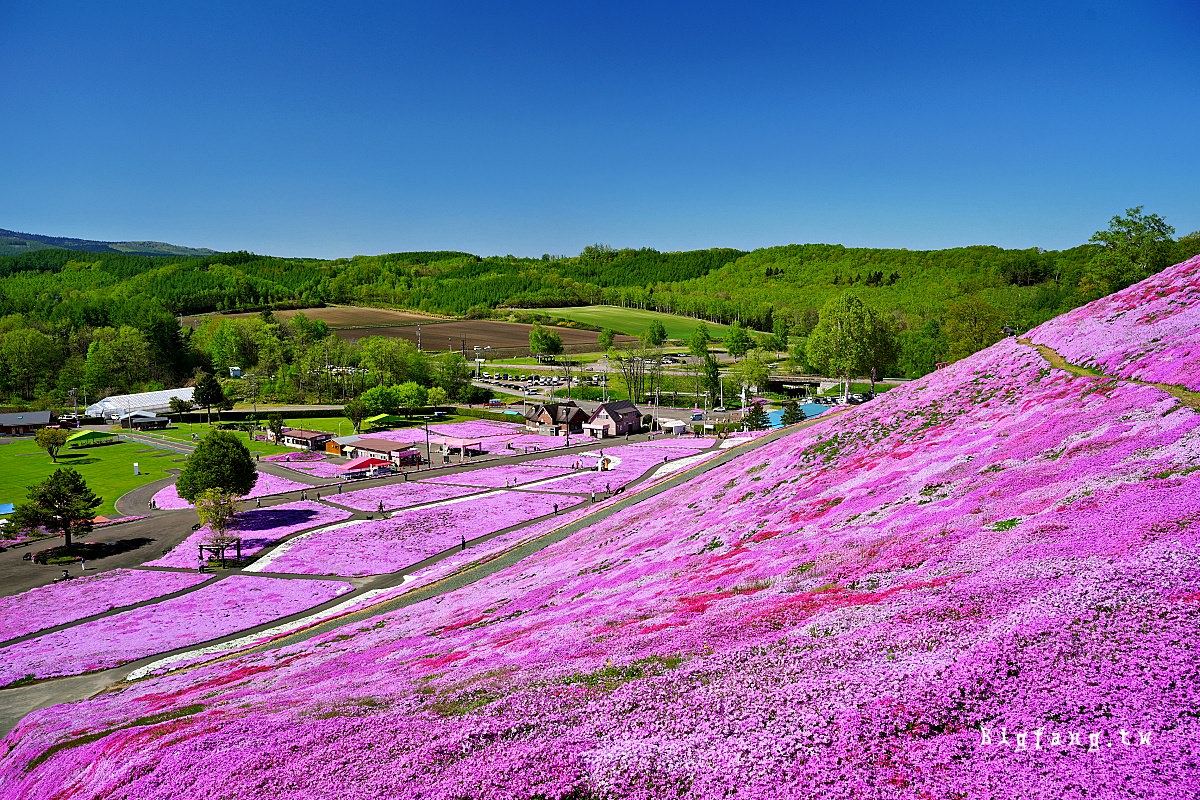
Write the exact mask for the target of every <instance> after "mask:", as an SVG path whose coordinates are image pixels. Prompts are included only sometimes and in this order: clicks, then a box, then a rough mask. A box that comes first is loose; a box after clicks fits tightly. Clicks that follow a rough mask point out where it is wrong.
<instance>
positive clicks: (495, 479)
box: [422, 463, 572, 489]
mask: <svg viewBox="0 0 1200 800" xmlns="http://www.w3.org/2000/svg"><path fill="white" fill-rule="evenodd" d="M571 471H572V470H571V469H570V468H569V467H553V466H547V465H543V464H532V463H530V464H502V465H500V466H496V467H482V468H480V469H474V470H470V471H468V472H456V473H454V474H452V475H440V476H437V477H434V478H423V479H422V480H423V481H424V482H426V483H436V484H455V485H459V486H482V487H485V488H491V489H498V488H503V487H505V486H520V485H521V484H523V483H533V482H534V481H544V480H546V479H547V478H558V477H562V476H563V475H568V474H570V473H571Z"/></svg>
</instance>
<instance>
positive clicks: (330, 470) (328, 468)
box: [278, 461, 346, 480]
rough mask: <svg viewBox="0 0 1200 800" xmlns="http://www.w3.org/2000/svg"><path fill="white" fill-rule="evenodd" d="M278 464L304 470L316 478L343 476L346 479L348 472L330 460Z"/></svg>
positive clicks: (285, 467) (295, 469) (297, 470)
mask: <svg viewBox="0 0 1200 800" xmlns="http://www.w3.org/2000/svg"><path fill="white" fill-rule="evenodd" d="M278 466H280V467H283V468H284V469H290V470H294V471H296V472H303V473H304V474H306V475H311V476H313V477H314V478H341V479H342V480H345V477H346V472H345V470H343V469H342V467H341V465H340V464H334V463H331V462H329V461H307V462H304V461H300V462H293V463H290V464H279V465H278Z"/></svg>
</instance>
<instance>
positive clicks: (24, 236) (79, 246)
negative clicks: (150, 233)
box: [0, 228, 216, 256]
mask: <svg viewBox="0 0 1200 800" xmlns="http://www.w3.org/2000/svg"><path fill="white" fill-rule="evenodd" d="M50 248H61V249H64V250H82V251H84V252H87V253H131V254H134V255H151V256H161V255H167V256H205V255H212V254H213V253H215V252H216V251H215V250H209V249H208V248H206V247H183V246H181V245H177V244H167V243H166V242H97V241H94V240H92V239H72V238H70V237H66V236H42V235H41V234H38V233H20V232H18V231H9V230H5V229H3V228H0V255H5V256H7V255H16V254H19V253H31V252H33V251H35V250H47V249H50Z"/></svg>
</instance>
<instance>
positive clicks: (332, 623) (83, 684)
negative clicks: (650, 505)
mask: <svg viewBox="0 0 1200 800" xmlns="http://www.w3.org/2000/svg"><path fill="white" fill-rule="evenodd" d="M831 416H833V415H824V416H822V417H821V418H819V419H815V420H810V421H809V422H807V423H803V424H804V425H806V426H807V425H810V424H814V423H820V422H822V421H824V420H825V419H828V418H829V417H831ZM795 430H796V428H794V427H793V428H786V429H782V430H779V431H775V432H772V433H770V434H767V435H765V436H762V437H760V438H758V439H754V440H751V441H750V442H748V443H747V444H744V445H740V446H738V447H735V448H731V449H728V450H725V451H722V452H721V453H720V454H718V455H717V456H715V457H714V458H712V459H710V460H709V461H706V462H704V463H702V464H699V465H695V466H693V467H690V468H687V469H684V470H681V471H680V472H679V473H678V474H676V475H672V476H671V477H669V478H667V479H665V480H663V481H662V482H660V483H657V484H655V485H654V486H652V487H649V488H646V489H643V490H641V491H638V490H636V486H637V484H640V483H642V482H644V481H646V480H647V479H648V478H649V476H651V475H653V474H654V472H656V471H657V470H658V468H659V467H660V466H661V465H660V464H655V465H653V466H652V467H650V468H649V469H648V470H647V471H646V472H645V473H644V474H642V475H641V476H639V477H637V478H635V479H634V480H633V481H631V482H629V483H628V484H626V487H625V489H624V493H625V496H623V497H620V499H618V500H617V501H615V502H612V503H609V504H608V505H605V506H603V507H600V508H597V510H596V512H595V513H593V514H589V515H587V516H585V517H583V518H582V519H580V520H578V521H576V522H572V523H569V524H566V525H564V526H562V527H560V528H557V529H555V530H554V531H552V532H550V533H548V534H545V535H543V536H540V537H538V538H536V539H534V540H532V541H529V542H526V543H524V544H521V545H518V546H515V547H512V548H509V549H508V550H506V551H503V552H502V553H500V554H498V555H497V556H495V557H493V558H490V559H488V560H486V561H484V562H483V563H477V564H474V565H468V566H467V567H466V568H464V569H461V570H458V571H456V572H454V573H452V574H451V575H449V576H447V577H445V578H442V579H441V580H439V581H437V582H435V583H433V584H430V585H428V586H424V587H421V588H418V589H414V590H413V591H411V592H407V593H405V594H403V595H401V596H399V597H396V598H392V599H390V600H386V601H383V602H380V603H376V604H374V605H372V606H369V607H368V608H366V609H363V610H360V611H357V612H354V613H353V614H349V615H343V616H339V617H337V618H335V619H332V620H329V621H327V622H324V623H318V624H315V625H313V626H309V627H307V628H304V629H302V630H301V631H298V632H296V633H294V634H290V635H288V636H285V637H283V638H282V639H279V640H276V641H274V642H272V643H271V644H269V645H264V647H277V646H282V645H283V644H292V643H295V642H297V641H303V640H304V639H307V638H310V637H312V636H316V635H318V634H320V633H323V632H325V631H328V630H333V629H335V628H338V627H340V626H343V625H346V624H350V623H353V622H356V621H359V620H361V619H364V618H369V617H374V616H378V615H380V614H385V613H388V612H391V611H394V610H396V609H398V608H403V607H405V606H409V605H412V604H414V603H417V602H420V601H422V600H426V599H429V598H430V597H434V596H437V595H440V594H445V593H447V592H451V591H454V590H456V589H459V588H462V587H464V586H467V585H470V584H471V583H474V582H475V581H478V580H480V579H482V578H484V577H486V576H488V575H491V574H493V573H495V572H497V571H499V570H501V569H504V568H506V567H508V566H511V565H512V564H515V563H517V562H519V561H520V560H522V559H524V558H526V557H528V556H529V555H531V554H533V553H536V552H538V551H539V550H542V549H544V548H545V547H547V546H549V545H551V544H553V543H555V542H559V541H562V540H563V539H565V538H566V537H568V536H570V535H571V534H572V533H574V532H575V531H577V530H580V529H582V528H584V527H587V526H588V525H592V524H595V523H596V522H598V521H600V520H603V519H605V518H607V517H609V516H610V515H612V514H614V513H616V512H617V511H620V510H623V509H625V508H628V507H630V506H632V505H634V504H636V503H640V502H642V501H643V500H645V499H648V498H650V497H654V496H656V495H658V494H660V493H661V492H664V491H667V490H668V489H671V488H674V487H675V486H678V485H680V484H682V483H684V482H685V481H687V480H689V479H691V478H692V477H694V476H695V475H697V474H699V473H701V472H703V471H705V470H708V469H711V468H712V467H714V466H717V465H719V464H724V463H727V462H728V461H730V460H732V459H734V458H737V457H738V456H740V455H742V454H744V453H745V452H748V451H750V450H753V449H756V448H757V447H760V446H762V445H763V444H766V443H767V442H771V441H774V440H775V439H778V438H779V437H781V436H785V435H788V434H790V433H793V432H794V431H795ZM646 438H648V437H645V436H643V437H635V438H634V439H631V440H630V443H632V442H634V441H644V440H645V439H646ZM624 443H625V440H606V441H605V442H604V443H603V444H601V443H597V442H588V443H585V444H582V445H578V446H573V447H571V448H570V449H557V450H554V451H552V452H550V453H547V452H544V451H543V452H541V453H530V454H515V455H513V456H511V457H506V458H502V459H494V460H485V461H475V462H473V463H467V464H462V465H459V464H456V465H453V466H449V467H441V468H437V469H429V470H422V471H421V472H420V477H422V478H424V477H429V476H433V475H445V474H456V473H460V472H464V471H470V470H472V469H478V468H485V467H488V466H495V465H498V464H510V463H521V462H523V461H529V460H536V459H538V458H545V457H547V456H549V455H558V454H562V453H570V452H577V451H586V450H591V449H598V448H600V447H612V446H614V445H617V444H624ZM699 452H705V451H699ZM401 482H403V478H401V477H398V476H388V477H385V478H380V479H374V480H368V481H356V482H355V483H354V487H355V488H356V489H357V488H361V487H364V486H379V485H388V484H395V483H401ZM165 483H169V481H158V482H156V484H158V485H159V486H158V488H161V484H165ZM151 486H153V485H151ZM631 489H632V491H631ZM512 490H513V489H510V491H512ZM515 490H516V491H521V489H520V488H519V487H515ZM154 491H157V488H155V489H153V491H152V490H151V489H150V487H142V488H141V489H138V490H134V492H131V493H130V495H127V496H126V497H127V498H129V503H136V502H138V501H139V498H140V494H138V493H141V494H147V493H148V495H152V494H153V492H154ZM480 491H481V492H484V491H489V492H490V491H496V490H495V489H491V488H486V489H485V488H481V489H480ZM531 491H539V490H538V489H536V488H535V489H532V490H531ZM568 494H570V493H568ZM579 494H580V493H578V492H576V493H573V495H572V496H579ZM298 497H299V492H298V491H297V492H290V493H287V494H285V495H277V496H272V497H269V498H263V500H264V507H267V506H269V505H276V504H278V503H282V502H291V501H293V500H295V499H298ZM336 497H337V495H336V493H331V494H329V495H327V496H326V499H327V500H329V501H331V502H330V504H331V505H333V504H335V502H336ZM122 499H126V498H122ZM586 502H587V501H586V500H584V499H582V498H581V499H580V502H579V503H576V504H573V505H572V506H567V507H564V508H563V509H562V510H561V512H562V513H565V512H567V511H570V510H574V509H575V508H577V507H578V505H579V504H581V503H586ZM374 516H375V515H374V514H368V513H363V512H355V513H354V517H355V518H362V519H365V518H372V517H374ZM553 516H555V515H553V514H549V515H545V516H542V517H538V518H536V519H532V520H526V521H524V522H521V523H519V524H517V525H513V526H511V527H508V528H505V529H502V530H498V531H495V532H493V533H490V534H486V535H484V536H480V537H478V538H476V539H473V540H471V541H470V542H468V546H478V545H480V544H482V543H485V542H487V541H489V540H491V539H494V538H496V537H499V536H503V535H505V534H507V533H511V532H513V531H516V530H519V529H521V528H524V527H526V526H529V525H533V524H536V523H538V522H542V521H545V520H546V519H549V518H552V517H553ZM195 520H196V516H195V512H194V511H192V510H190V509H186V510H172V511H158V512H151V514H150V516H149V517H147V518H146V519H143V520H138V521H136V522H130V523H125V524H122V525H118V526H114V527H113V528H112V529H108V530H112V531H117V530H118V529H121V530H120V531H119V535H121V536H125V537H129V538H133V537H138V536H153V538H154V545H153V547H150V548H147V547H143V548H140V549H139V550H134V551H130V552H128V553H124V554H121V555H120V556H110V557H109V558H106V559H104V561H105V564H104V568H105V569H110V568H113V567H118V566H138V565H140V564H141V563H142V562H144V561H147V560H152V559H154V558H157V557H158V556H159V555H160V554H161V552H162V551H163V550H166V549H170V547H173V546H174V545H175V544H178V543H179V542H180V541H182V540H183V539H185V538H186V537H187V536H188V535H190V534H191V532H192V531H191V525H192V524H194V522H195ZM302 533H303V532H301V533H297V534H293V535H292V536H289V537H287V538H286V539H284V540H282V541H288V540H290V539H292V538H294V537H295V536H299V535H302ZM97 538H99V537H97ZM274 546H278V543H277V544H276V545H274ZM265 552H267V551H264V553H265ZM459 552H460V548H459V547H453V548H450V549H448V550H446V551H443V552H442V553H439V554H437V555H434V556H432V557H430V558H427V559H425V560H423V561H421V562H418V563H415V564H411V565H409V566H407V567H405V568H404V569H402V570H399V571H397V572H393V573H388V574H384V575H378V576H369V577H366V578H357V579H355V578H349V579H348V578H344V577H341V576H333V575H330V576H315V575H292V574H281V573H272V572H257V573H249V574H255V575H262V576H265V577H275V578H284V579H292V580H312V579H314V578H316V579H319V578H329V579H337V580H343V581H347V582H350V583H352V584H353V585H354V586H355V590H354V591H352V592H349V593H347V594H343V595H341V596H339V597H337V598H334V599H332V600H329V601H327V602H326V603H323V604H321V605H318V606H315V607H313V608H309V609H306V610H305V611H303V612H300V613H297V614H294V615H291V616H289V617H283V618H278V619H273V620H271V621H269V622H268V623H264V624H262V625H259V626H255V627H253V628H247V629H244V630H240V631H237V632H236V633H233V634H230V635H228V636H225V637H222V638H219V639H215V640H209V641H205V642H199V643H196V644H193V645H189V646H187V647H184V648H180V649H178V650H174V651H170V652H165V653H157V654H155V655H153V656H149V657H146V658H143V659H139V660H137V661H133V662H130V663H127V664H122V665H121V666H120V667H115V668H113V669H109V670H104V671H102V672H96V673H91V674H88V675H82V676H73V677H69V678H56V679H49V680H45V681H40V682H38V683H35V684H31V685H28V686H21V687H15V688H10V689H4V690H0V735H3V734H5V733H7V732H8V731H10V730H11V729H12V728H13V727H14V726H15V725H16V724H17V722H19V721H20V719H21V718H23V717H24V716H25V715H26V714H28V713H29V712H30V711H32V710H35V709H37V708H43V707H45V706H48V705H53V704H55V703H62V702H70V701H72V700H76V699H81V698H83V697H88V696H91V695H92V694H95V693H96V692H98V691H102V690H105V689H107V688H115V687H116V686H118V685H119V684H120V683H121V682H123V680H124V678H125V676H126V675H128V674H129V673H130V672H132V671H133V670H135V669H138V668H140V667H142V666H146V665H148V664H151V663H154V662H155V661H159V660H161V659H163V658H167V657H169V656H171V655H176V654H182V653H187V652H190V651H193V650H196V649H199V648H201V647H208V646H211V645H214V644H221V643H224V642H228V641H233V640H235V639H239V638H241V637H243V636H247V635H253V634H254V633H256V632H261V631H263V630H266V629H268V628H271V627H274V626H276V625H281V624H286V623H290V622H295V621H299V620H302V619H304V618H306V617H309V616H311V615H314V614H318V613H320V612H322V611H324V610H326V609H328V608H332V607H333V606H335V605H338V604H341V603H344V602H347V601H349V600H353V599H354V598H355V597H357V596H361V595H362V594H363V593H365V592H367V591H370V590H374V589H390V588H395V587H398V586H400V585H401V584H402V583H403V582H404V580H405V578H406V577H407V576H408V575H411V574H413V573H416V572H418V571H421V570H424V569H426V568H427V567H430V566H432V565H434V564H437V563H438V562H440V561H443V560H445V559H447V558H450V557H451V556H454V555H456V554H458V553H459ZM14 555H16V559H18V560H19V558H20V556H19V555H17V554H16V553H15V551H10V552H7V553H0V585H3V587H4V588H3V590H2V591H3V594H14V593H16V592H17V591H22V590H23V589H25V588H31V585H41V584H43V583H47V582H49V580H52V579H53V577H56V576H57V575H58V574H59V573H60V572H61V568H60V567H38V566H35V565H30V564H29V563H28V562H19V561H17V560H14V559H13V558H12V556H14ZM5 556H8V557H9V558H4V557H5ZM146 569H164V570H170V569H171V568H154V567H146ZM30 570H32V572H30ZM21 571H25V573H26V574H25V575H24V576H18V573H19V572H21ZM47 571H48V572H47ZM89 571H90V570H89ZM186 571H189V572H190V571H191V570H186ZM239 573H241V570H238V569H233V570H228V571H225V572H222V573H218V574H219V577H218V580H219V579H221V578H223V577H226V576H228V575H232V574H239ZM10 576H12V577H13V578H17V580H15V581H13V582H10V581H9V580H8V578H9V577H10ZM21 578H24V579H23V580H22V579H21ZM203 585H208V586H210V585H212V582H211V581H210V582H207V583H206V584H203ZM10 586H17V587H19V588H13V589H12V590H10V588H9V587H10ZM198 588H200V587H193V588H191V589H187V590H184V591H182V592H177V593H174V594H173V595H171V596H172V597H173V596H178V595H182V594H187V593H189V592H191V591H196V590H197V589H198ZM162 599H163V598H161V597H160V598H154V599H152V600H147V601H144V602H141V603H137V604H134V605H132V606H124V607H121V608H117V609H112V610H110V611H106V612H103V613H100V614H96V615H92V616H90V617H87V618H86V619H83V620H78V621H76V622H72V623H69V624H65V625H61V626H58V627H56V628H53V629H51V630H61V629H65V628H69V627H71V626H73V625H78V624H81V623H83V622H88V621H93V620H97V619H103V618H105V617H108V616H112V615H114V614H118V613H121V612H123V611H127V610H129V609H130V608H136V607H141V606H146V605H150V604H153V603H156V602H159V601H161V600H162ZM47 632H49V631H39V632H37V633H34V634H30V635H28V636H23V637H19V638H17V639H14V640H12V641H10V642H7V643H3V644H12V643H15V642H19V641H24V640H26V639H32V638H36V637H37V636H41V635H44V634H45V633H47ZM255 649H258V648H255ZM244 652H247V651H246V650H238V651H234V652H232V653H230V654H229V655H227V656H223V658H224V657H230V656H232V655H236V654H238V653H244ZM207 663H211V660H210V661H209V662H207Z"/></svg>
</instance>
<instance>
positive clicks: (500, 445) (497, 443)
mask: <svg viewBox="0 0 1200 800" xmlns="http://www.w3.org/2000/svg"><path fill="white" fill-rule="evenodd" d="M370 436H371V438H373V439H386V440H388V441H392V442H404V443H407V444H418V443H423V442H424V441H425V428H424V427H420V428H401V429H399V430H393V431H377V432H372V433H371V434H370ZM447 438H455V439H467V440H475V441H477V442H478V443H479V448H480V449H481V450H482V451H483V452H484V453H485V454H487V455H490V456H503V455H511V454H513V453H525V452H536V451H539V450H552V449H556V448H559V447H565V446H566V444H567V440H566V437H565V436H541V435H539V434H532V433H526V432H525V428H524V426H523V425H518V424H514V423H511V422H493V421H491V420H472V421H469V422H447V423H443V424H440V425H430V426H429V439H430V441H431V442H432V443H433V445H434V451H435V453H436V451H437V441H438V440H442V439H447ZM591 441H595V439H593V438H592V437H590V436H583V435H579V434H572V435H571V444H572V445H576V444H583V443H584V442H591ZM434 458H435V461H436V458H437V456H436V455H435V457H434ZM456 458H457V456H456Z"/></svg>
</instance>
